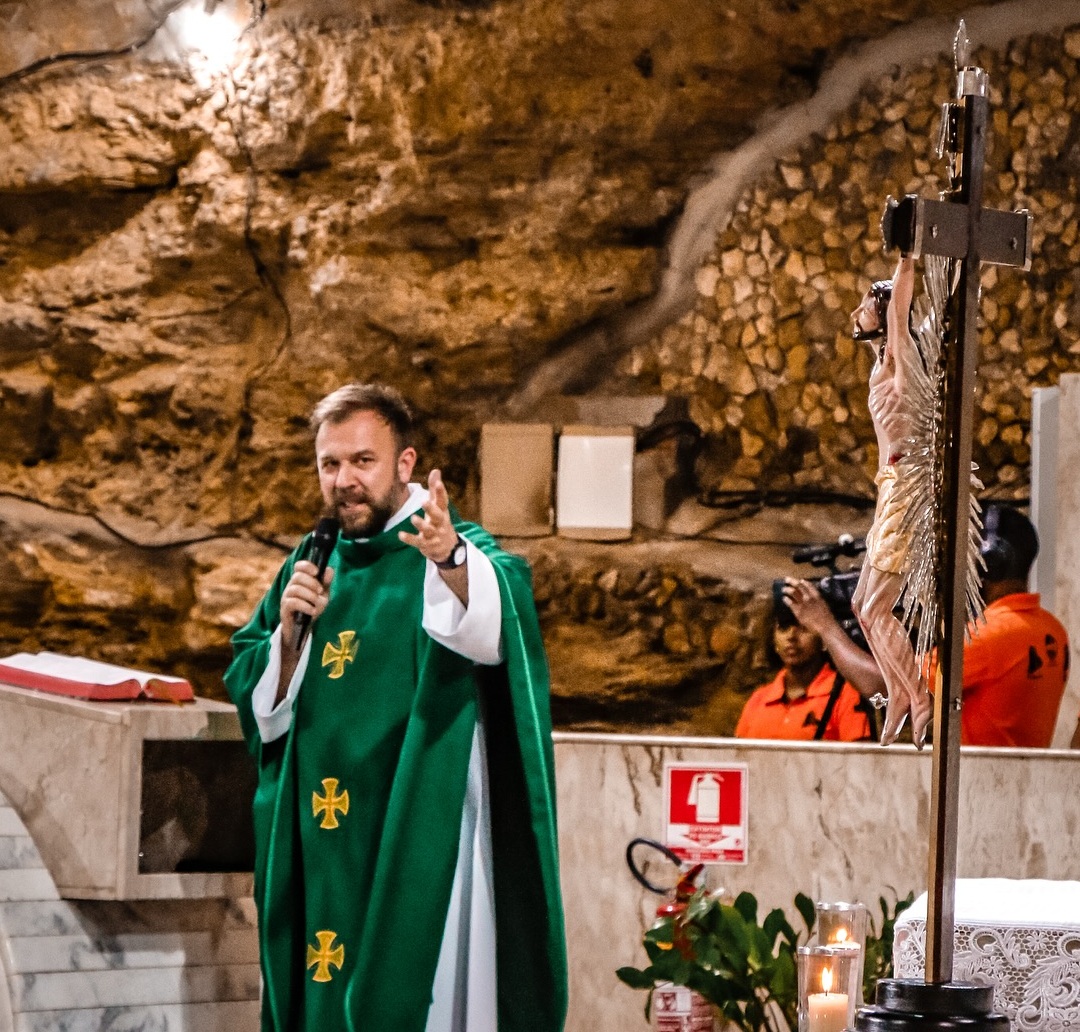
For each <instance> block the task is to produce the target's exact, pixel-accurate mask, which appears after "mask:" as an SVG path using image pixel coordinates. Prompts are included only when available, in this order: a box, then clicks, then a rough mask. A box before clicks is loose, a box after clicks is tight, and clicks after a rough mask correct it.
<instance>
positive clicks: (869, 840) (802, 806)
mask: <svg viewBox="0 0 1080 1032" xmlns="http://www.w3.org/2000/svg"><path fill="white" fill-rule="evenodd" d="M555 755H556V771H557V781H558V802H559V845H560V853H561V873H562V884H563V892H564V902H565V907H566V917H567V938H568V945H569V951H570V980H571V1003H570V1016H569V1020H568V1023H567V1032H634V1030H644V1029H645V1028H647V1025H646V1023H645V1020H644V1017H643V1015H642V1007H643V1004H644V994H643V993H640V992H635V991H634V990H631V989H629V988H627V987H625V986H623V985H622V983H620V982H619V981H618V980H617V979H616V978H615V970H616V968H618V967H620V966H622V965H624V964H634V965H635V966H642V965H643V964H644V962H645V954H644V951H643V950H642V949H641V945H640V944H641V934H642V932H643V930H644V929H645V928H646V927H647V926H648V925H649V924H651V923H652V921H653V919H654V915H655V910H656V906H657V904H658V903H659V902H661V900H660V899H659V898H658V897H656V896H654V895H652V894H650V893H648V892H647V891H646V890H644V889H643V888H641V887H640V886H639V885H638V884H637V883H636V882H635V881H634V880H633V878H632V877H631V875H630V873H629V871H628V870H627V867H626V863H625V860H624V854H625V850H626V846H627V844H628V843H629V841H630V840H631V839H632V838H635V837H636V836H648V837H653V838H655V837H658V836H659V835H660V833H661V830H662V829H661V812H662V810H661V808H662V799H661V787H662V781H663V769H664V763H665V761H668V760H693V761H696V762H705V763H718V764H728V763H733V762H734V763H745V764H746V765H747V767H748V776H749V830H748V840H749V857H748V863H747V864H745V865H730V866H724V867H717V868H714V869H712V871H711V872H710V884H711V885H713V886H721V885H722V886H724V887H725V888H726V889H728V890H729V891H730V892H732V893H738V892H741V891H744V890H745V891H749V892H752V893H753V894H754V895H755V896H756V897H757V899H758V903H759V908H760V909H759V919H760V918H761V917H763V916H764V914H765V913H766V912H767V911H768V910H769V909H772V908H773V907H776V906H780V907H783V909H784V910H785V911H786V912H787V914H788V916H789V917H790V918H791V919H792V922H793V924H795V925H796V927H799V925H800V921H799V919H798V916H797V913H796V911H795V909H794V906H793V900H794V897H795V894H796V892H804V893H806V894H807V895H809V896H811V897H813V898H817V899H831V900H862V901H863V902H865V903H867V904H868V905H869V906H870V907H871V913H872V914H873V915H874V916H875V917H876V916H877V915H878V914H879V907H878V897H879V896H885V897H886V898H888V899H890V900H892V899H893V898H894V897H895V896H904V895H906V894H907V893H908V892H914V893H916V894H918V893H919V892H922V891H923V890H924V889H925V887H926V882H927V864H928V845H927V841H928V826H929V813H930V798H929V791H930V760H931V756H930V752H929V750H927V751H926V752H923V753H917V752H916V751H915V750H914V749H913V748H911V747H910V746H899V747H897V746H893V747H891V748H889V749H882V748H881V747H880V746H874V745H843V744H832V743H818V744H812V743H807V744H789V743H780V742H757V743H747V742H740V741H736V740H734V739H714V740H710V739H662V738H639V737H633V736H605V737H602V738H601V737H599V736H596V737H591V736H587V735H557V736H556V745H555ZM958 832H959V837H958V874H959V876H961V877H994V876H1005V877H1021V878H1051V879H1076V878H1080V754H1071V753H1055V752H1049V751H1041V752H1029V751H1019V750H1000V749H999V750H994V749H970V750H964V751H963V754H962V759H961V775H960V815H959V829H958Z"/></svg>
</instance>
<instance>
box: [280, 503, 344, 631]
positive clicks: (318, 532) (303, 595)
mask: <svg viewBox="0 0 1080 1032" xmlns="http://www.w3.org/2000/svg"><path fill="white" fill-rule="evenodd" d="M339 529H340V526H339V524H338V521H337V520H336V519H334V518H332V517H329V516H328V517H325V518H323V519H321V520H319V524H318V526H317V527H316V528H315V533H314V534H312V536H311V542H310V543H309V545H308V550H307V555H306V556H305V558H304V559H302V560H301V561H300V562H298V563H297V564H296V567H295V569H294V570H293V575H292V577H291V578H290V579H289V583H288V585H287V586H286V588H285V591H284V593H283V594H282V596H281V624H282V631H283V632H284V633H285V634H288V633H289V630H290V628H291V630H292V645H293V648H294V649H295V650H296V651H297V652H300V650H301V649H302V648H303V645H304V638H305V637H306V635H307V632H308V629H309V628H310V627H311V622H312V621H313V620H314V619H315V618H316V617H318V616H319V615H320V614H321V613H322V611H323V610H324V609H325V608H326V603H327V602H328V601H329V593H328V589H329V587H330V582H331V581H332V580H333V578H334V571H333V570H332V569H331V570H327V563H328V562H329V561H330V554H331V553H332V552H333V551H334V545H335V544H336V543H337V537H338V531H339Z"/></svg>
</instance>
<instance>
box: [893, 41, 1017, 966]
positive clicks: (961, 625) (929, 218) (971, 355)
mask: <svg viewBox="0 0 1080 1032" xmlns="http://www.w3.org/2000/svg"><path fill="white" fill-rule="evenodd" d="M954 53H955V57H956V70H957V90H956V96H957V103H949V104H946V105H945V107H944V110H943V114H942V134H941V136H942V139H941V144H940V145H939V148H940V151H941V152H942V154H943V155H944V156H946V157H947V158H948V160H949V178H950V189H949V190H948V191H946V192H945V193H944V194H943V195H942V199H941V200H927V199H924V198H921V197H917V196H914V195H908V196H907V197H905V198H904V199H903V200H901V201H894V200H893V199H891V198H890V199H889V203H888V205H887V207H886V209H885V214H884V216H883V217H882V222H881V228H882V235H883V236H884V238H885V246H886V249H887V250H892V249H893V248H899V249H900V251H902V252H904V253H906V254H910V255H912V256H913V257H919V256H920V255H926V254H935V255H941V256H943V257H946V258H950V259H953V260H954V261H955V262H956V263H958V264H959V269H960V276H959V285H958V286H957V288H956V290H955V291H954V292H953V294H952V297H951V299H950V308H949V315H948V331H947V338H948V343H947V345H946V348H945V370H944V372H945V377H944V380H945V409H944V416H943V420H942V424H943V425H942V430H943V433H942V445H941V454H940V455H939V462H940V463H941V466H940V468H941V470H942V474H943V484H944V492H943V494H944V497H943V498H942V506H941V512H940V519H939V524H938V554H939V555H940V556H941V557H942V562H941V570H940V577H939V581H938V584H939V588H938V591H939V598H938V602H939V605H938V612H939V613H941V615H942V622H943V626H942V627H941V629H940V646H939V662H938V671H939V675H938V676H939V683H938V685H937V690H936V691H935V694H934V753H933V780H932V786H931V810H930V821H931V829H930V857H929V875H928V894H927V895H928V906H927V915H926V917H927V920H926V981H927V982H928V983H946V982H950V981H951V980H952V973H953V934H954V923H955V890H956V823H957V809H958V800H959V765H960V705H961V687H962V684H963V672H964V629H965V626H966V624H967V610H966V603H965V590H966V583H967V575H968V521H969V506H970V504H971V445H972V436H973V422H974V411H975V373H976V366H977V364H978V348H979V341H978V332H977V329H978V327H977V323H978V313H979V271H980V266H981V264H982V262H993V263H996V264H999V265H1012V266H1017V267H1021V268H1024V269H1027V268H1028V267H1029V266H1030V263H1031V221H1032V220H1031V216H1030V215H1029V214H1028V213H1027V212H1026V211H1017V212H1003V211H991V210H987V209H985V208H983V207H982V197H983V167H984V162H985V156H986V131H987V125H988V109H989V101H988V99H987V94H988V93H989V77H988V75H987V73H986V72H985V71H984V70H983V69H982V68H977V67H974V66H973V65H971V63H970V60H969V57H970V53H969V44H968V39H967V32H966V29H965V27H964V23H963V22H962V21H961V22H960V27H959V30H958V32H957V34H956V43H955V48H954Z"/></svg>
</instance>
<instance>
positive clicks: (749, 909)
mask: <svg viewBox="0 0 1080 1032" xmlns="http://www.w3.org/2000/svg"><path fill="white" fill-rule="evenodd" d="M735 909H736V910H737V911H738V912H739V914H740V916H741V917H742V919H743V920H744V921H745V922H746V923H747V924H757V897H756V896H754V894H753V893H751V892H740V893H739V895H738V897H737V898H736V900H735Z"/></svg>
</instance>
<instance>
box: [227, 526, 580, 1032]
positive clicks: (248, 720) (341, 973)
mask: <svg viewBox="0 0 1080 1032" xmlns="http://www.w3.org/2000/svg"><path fill="white" fill-rule="evenodd" d="M403 525H404V526H408V524H407V523H406V524H403ZM456 525H457V528H458V531H459V532H460V533H461V534H462V536H464V537H467V538H468V539H469V540H470V541H471V542H472V543H473V544H475V545H476V546H477V547H478V548H480V549H481V550H482V551H483V552H484V553H485V554H486V555H487V556H488V558H489V559H490V560H491V562H492V564H493V566H494V568H495V573H496V576H497V578H498V583H499V591H500V595H501V597H502V647H503V656H504V661H503V663H502V664H500V665H499V666H497V667H482V666H477V665H475V664H473V663H472V661H471V660H468V659H465V658H464V657H463V656H460V655H458V654H457V653H455V652H453V651H451V650H449V649H447V648H445V647H444V646H442V645H440V644H438V643H437V642H435V641H434V640H433V639H432V638H430V637H429V636H428V635H427V633H426V632H425V631H424V630H423V628H422V626H421V617H422V611H423V583H424V572H425V559H424V557H423V556H422V555H421V554H420V553H419V552H418V551H417V550H416V549H415V548H412V547H410V546H408V545H404V544H402V543H401V542H400V541H399V540H398V536H397V531H398V529H399V527H400V526H402V525H399V527H395V528H391V529H390V530H387V531H385V532H383V533H382V534H380V535H379V536H377V537H374V538H371V539H370V540H368V541H350V540H345V539H341V540H339V541H338V544H337V546H336V548H335V550H334V553H333V556H332V557H331V560H330V565H331V566H333V567H334V569H335V571H336V572H335V575H334V581H333V584H332V585H331V589H330V602H329V605H328V606H327V608H326V610H325V612H324V613H323V614H322V615H321V616H320V617H319V619H318V620H316V621H315V623H314V624H313V626H312V641H311V654H310V659H309V662H308V666H307V670H306V672H305V675H304V679H303V683H302V685H301V687H300V692H299V695H298V696H297V698H296V702H295V706H294V710H293V719H292V724H291V726H290V729H289V732H288V734H286V735H284V736H283V737H282V738H280V739H278V740H276V741H273V742H270V743H264V742H263V741H262V739H261V737H260V735H259V732H258V729H257V727H256V725H255V719H254V716H253V714H252V709H251V693H252V691H253V689H254V687H255V685H256V684H257V682H258V680H259V678H260V676H261V675H262V673H263V671H264V670H265V669H266V666H267V661H268V657H269V652H270V643H269V640H270V636H271V634H272V633H273V631H274V629H275V628H276V626H277V624H278V613H279V609H280V602H281V593H282V591H283V590H284V588H285V585H286V584H287V583H288V580H289V578H290V577H291V576H292V570H293V566H294V564H295V563H296V562H297V560H298V559H299V558H300V557H302V556H303V555H304V554H306V550H307V541H306V540H305V541H304V542H302V543H301V545H300V547H299V548H298V549H297V550H296V551H295V552H294V553H293V554H292V555H291V556H290V557H289V559H288V560H287V561H286V562H285V564H284V566H283V567H282V569H281V571H280V572H279V573H278V576H277V579H276V580H275V582H274V584H273V586H272V587H271V589H270V590H269V591H268V592H267V594H266V596H265V597H264V598H263V600H262V602H261V603H260V605H259V607H258V609H257V610H256V612H255V614H254V616H253V617H252V619H251V621H250V622H249V623H248V624H247V626H246V627H244V628H242V629H241V630H240V631H238V632H237V633H236V635H235V636H234V638H233V647H234V650H235V658H234V660H233V663H232V665H231V666H230V667H229V670H228V672H227V673H226V675H225V683H226V686H227V687H228V690H229V694H230V695H231V697H232V699H233V701H234V702H235V703H236V705H237V708H238V710H239V714H240V722H241V724H242V726H243V729H244V735H245V737H246V739H247V742H248V745H249V747H250V749H251V752H252V753H253V755H254V757H255V760H256V763H257V765H258V768H259V783H258V789H257V792H256V796H255V804H254V811H255V835H256V870H255V900H256V904H257V906H258V909H259V936H260V947H261V949H260V953H261V963H262V971H263V981H264V992H263V1007H262V1027H263V1030H264V1032H339V1030H341V1032H345V1030H348V1032H386V1030H393V1032H424V1027H425V1024H426V1022H427V1016H428V1009H429V1007H430V1004H431V995H432V982H433V979H434V975H435V968H436V963H437V960H438V955H439V947H440V945H441V942H442V935H443V927H444V925H445V922H446V915H447V909H448V906H449V900H450V891H451V887H452V884H453V878H454V869H455V864H456V861H457V852H458V839H459V833H460V829H461V816H462V807H463V803H464V798H465V790H466V777H467V773H468V766H469V754H470V750H471V747H472V741H473V731H474V728H475V724H476V720H477V712H478V706H480V705H481V704H482V705H483V706H484V711H485V727H486V733H487V742H488V750H487V753H488V755H487V761H488V767H489V771H490V778H489V781H490V798H491V818H492V847H493V853H494V867H495V929H496V950H497V957H498V971H497V984H498V1014H499V1032H559V1030H560V1029H562V1027H563V1021H564V1018H565V1014H566V952H565V941H564V935H563V922H562V905H561V899H560V893H559V873H558V857H557V852H556V848H557V847H556V827H555V780H554V759H553V753H552V747H551V718H550V714H549V708H548V677H547V664H546V661H545V658H544V653H543V646H542V644H541V641H540V633H539V626H538V623H537V618H536V610H535V607H534V604H533V599H532V589H531V579H530V574H529V568H528V565H527V564H526V563H525V561H524V560H523V559H521V558H519V557H517V556H512V555H509V554H508V553H506V552H503V551H502V550H501V549H500V548H499V547H498V545H497V544H496V542H495V540H494V539H493V538H492V537H491V536H490V535H489V534H487V532H486V531H484V530H483V529H482V528H480V527H478V526H476V525H474V524H469V523H464V522H460V521H456ZM283 647H285V648H289V647H291V646H290V643H283ZM481 700H482V702H481Z"/></svg>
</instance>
